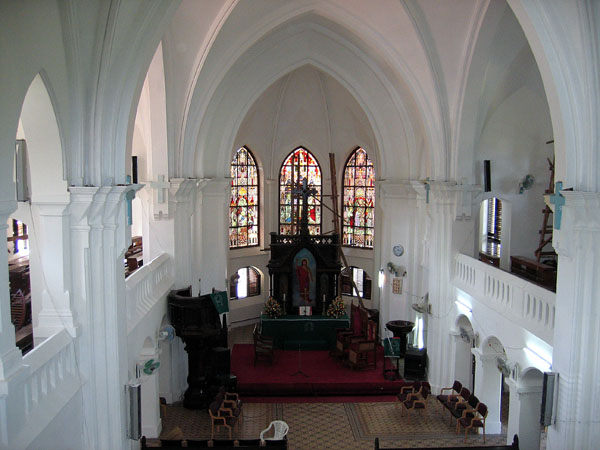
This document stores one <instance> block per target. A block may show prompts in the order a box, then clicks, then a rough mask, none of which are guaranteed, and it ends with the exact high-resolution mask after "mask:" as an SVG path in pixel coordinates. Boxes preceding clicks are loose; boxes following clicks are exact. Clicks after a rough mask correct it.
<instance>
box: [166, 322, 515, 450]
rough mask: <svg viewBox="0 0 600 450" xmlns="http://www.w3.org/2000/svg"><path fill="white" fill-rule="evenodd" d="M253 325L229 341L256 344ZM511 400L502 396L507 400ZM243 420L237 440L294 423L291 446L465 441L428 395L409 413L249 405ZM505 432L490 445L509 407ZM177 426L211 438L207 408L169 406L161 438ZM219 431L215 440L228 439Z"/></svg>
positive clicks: (298, 449) (189, 434) (375, 406)
mask: <svg viewBox="0 0 600 450" xmlns="http://www.w3.org/2000/svg"><path fill="white" fill-rule="evenodd" d="M252 327H253V326H252V325H248V326H244V327H239V328H234V329H233V330H232V331H231V334H230V339H229V341H230V345H233V344H236V343H251V342H252ZM505 403H506V404H507V403H508V397H507V396H504V398H503V404H505ZM243 409H244V421H243V423H242V424H240V426H239V427H238V430H236V431H234V433H233V437H234V438H238V439H254V438H257V437H258V435H259V434H260V431H261V430H263V429H265V428H266V427H267V426H268V424H269V423H270V422H271V421H272V420H284V421H285V422H287V424H288V425H289V427H290V430H289V433H288V444H289V448H290V449H291V450H314V449H348V450H359V449H372V448H373V443H374V440H375V437H379V439H380V442H381V444H382V445H383V446H388V447H401V446H407V447H427V446H456V445H463V444H462V442H463V438H464V434H463V433H461V434H460V435H456V433H455V423H456V422H454V424H450V420H449V416H448V414H446V413H445V412H443V411H442V410H441V408H440V407H439V404H438V403H437V401H436V400H435V399H433V398H430V400H429V404H428V406H427V408H426V409H425V410H421V411H415V412H412V413H410V415H407V414H406V412H404V415H402V409H401V408H399V407H398V406H397V405H396V404H395V403H393V402H378V403H246V404H244V406H243ZM502 416H503V418H502V419H503V433H504V434H501V435H488V436H487V439H486V444H489V445H494V444H496V445H498V444H503V443H505V442H506V431H505V430H506V420H507V417H508V408H507V407H504V408H503V411H502ZM175 427H179V428H180V429H181V431H182V434H183V438H186V439H209V438H210V434H211V429H210V418H209V416H208V414H207V412H205V411H191V410H187V409H185V408H183V407H182V406H177V405H170V406H167V408H166V414H165V417H163V436H164V435H165V434H167V433H169V432H171V431H172V430H173V429H174V428H175ZM228 437H229V436H228V432H227V430H225V429H223V428H222V429H221V431H220V432H217V433H216V434H215V438H220V439H227V438H228ZM482 442H483V439H482V436H481V435H477V434H470V435H469V436H468V439H467V444H466V445H468V446H471V445H482Z"/></svg>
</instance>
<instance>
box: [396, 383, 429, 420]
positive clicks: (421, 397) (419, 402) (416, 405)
mask: <svg viewBox="0 0 600 450" xmlns="http://www.w3.org/2000/svg"><path fill="white" fill-rule="evenodd" d="M427 384H429V383H427ZM429 392H430V389H429V387H428V386H427V385H425V383H422V384H421V389H419V391H418V392H413V393H411V394H408V396H407V398H406V400H404V401H403V402H402V406H403V407H404V408H403V410H402V415H404V409H406V412H407V413H409V412H410V411H412V410H413V409H425V406H427V399H428V398H429ZM409 420H410V414H409Z"/></svg>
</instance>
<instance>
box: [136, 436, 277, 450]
mask: <svg viewBox="0 0 600 450" xmlns="http://www.w3.org/2000/svg"><path fill="white" fill-rule="evenodd" d="M163 442H164V441H163ZM172 442H174V443H175V444H178V445H177V446H176V448H187V449H190V450H196V449H201V448H202V449H204V448H219V449H221V450H239V449H242V450H243V449H245V450H262V449H264V448H265V447H267V448H270V449H273V450H276V449H280V450H286V449H287V448H288V445H287V443H288V441H287V436H286V437H285V438H284V439H282V440H280V441H265V446H261V444H260V439H235V440H231V439H229V440H227V439H212V440H194V439H188V440H181V441H172ZM140 443H141V450H150V449H152V448H161V447H148V445H147V443H146V437H145V436H142V438H141V439H140ZM164 447H165V446H164V445H163V446H162V448H164ZM170 447H171V448H172V446H170Z"/></svg>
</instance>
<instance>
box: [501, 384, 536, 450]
mask: <svg viewBox="0 0 600 450" xmlns="http://www.w3.org/2000/svg"><path fill="white" fill-rule="evenodd" d="M539 381H540V383H539V384H537V385H533V386H520V384H519V383H517V382H515V381H514V380H513V379H512V378H509V379H508V380H507V382H508V384H509V386H510V408H509V417H508V431H507V433H506V443H507V444H511V443H512V440H513V436H514V435H515V434H516V435H518V436H519V448H520V449H521V450H539V448H540V433H541V430H540V405H541V403H542V385H541V381H542V380H541V377H540V380H539Z"/></svg>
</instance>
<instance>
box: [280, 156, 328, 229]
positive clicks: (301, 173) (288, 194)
mask: <svg viewBox="0 0 600 450" xmlns="http://www.w3.org/2000/svg"><path fill="white" fill-rule="evenodd" d="M303 178H306V179H307V181H308V185H309V186H310V187H311V188H314V189H315V190H316V194H315V195H314V196H309V198H308V231H309V232H310V234H321V166H320V165H319V162H318V161H317V160H316V158H315V157H314V156H313V155H312V153H310V152H309V151H308V150H306V149H305V148H303V147H298V148H297V149H296V150H294V151H293V152H292V153H290V154H289V156H288V157H287V158H286V159H285V161H284V162H283V164H282V165H281V170H280V172H279V233H280V234H296V233H297V232H298V230H299V227H300V210H301V208H302V198H298V197H294V196H293V195H292V189H294V188H296V187H298V186H299V183H300V182H301V180H302V179H303ZM315 197H316V198H315Z"/></svg>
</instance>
